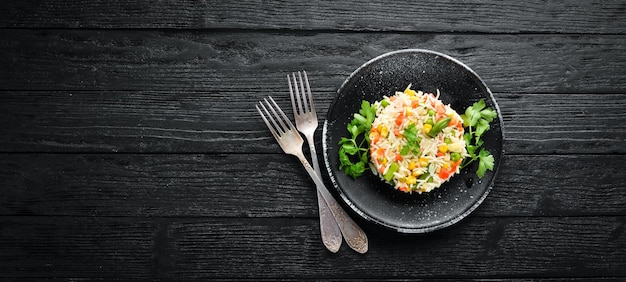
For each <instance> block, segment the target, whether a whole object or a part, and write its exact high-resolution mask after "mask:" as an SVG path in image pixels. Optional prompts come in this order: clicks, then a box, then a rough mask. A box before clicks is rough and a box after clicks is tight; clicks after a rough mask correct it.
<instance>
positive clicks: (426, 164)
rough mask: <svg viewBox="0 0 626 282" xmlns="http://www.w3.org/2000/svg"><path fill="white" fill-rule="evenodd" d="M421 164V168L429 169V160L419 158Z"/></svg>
mask: <svg viewBox="0 0 626 282" xmlns="http://www.w3.org/2000/svg"><path fill="white" fill-rule="evenodd" d="M419 163H420V166H421V167H427V166H428V159H427V158H419Z"/></svg>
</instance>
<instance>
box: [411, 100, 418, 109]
mask: <svg viewBox="0 0 626 282" xmlns="http://www.w3.org/2000/svg"><path fill="white" fill-rule="evenodd" d="M419 105H420V101H419V100H413V101H412V102H411V108H413V109H415V108H417V106H419Z"/></svg>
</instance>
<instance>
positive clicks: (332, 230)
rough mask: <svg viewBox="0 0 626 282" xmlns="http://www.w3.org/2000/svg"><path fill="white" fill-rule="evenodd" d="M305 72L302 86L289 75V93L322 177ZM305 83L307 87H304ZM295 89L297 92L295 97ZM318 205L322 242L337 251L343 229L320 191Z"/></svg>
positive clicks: (297, 122) (313, 108)
mask: <svg viewBox="0 0 626 282" xmlns="http://www.w3.org/2000/svg"><path fill="white" fill-rule="evenodd" d="M303 73H304V83H303V80H302V73H301V72H298V78H299V82H300V83H299V84H300V87H298V80H297V79H296V74H295V73H292V74H291V75H292V76H293V87H292V81H291V79H290V78H289V75H287V83H288V85H289V94H290V96H291V106H292V108H293V115H294V120H295V121H296V128H298V130H299V131H300V132H302V134H303V135H304V136H305V137H306V140H307V143H308V144H309V151H310V152H311V162H312V163H313V170H315V172H316V173H317V176H319V177H320V178H321V174H320V166H319V162H318V161H317V153H316V151H315V142H314V140H315V139H314V135H315V130H316V129H317V126H318V122H317V112H316V111H315V105H314V104H313V96H312V94H311V86H310V85H309V79H308V77H307V75H306V71H303ZM305 84H306V89H305V88H304V86H305ZM298 88H300V89H298ZM294 89H295V93H296V95H295V97H294ZM306 94H308V97H306V96H307V95H306ZM296 101H297V102H296ZM296 104H297V107H296ZM317 206H318V207H319V217H320V232H321V235H322V242H323V243H324V245H325V246H326V248H327V249H328V250H330V251H331V252H333V253H336V252H337V251H338V250H339V247H340V246H341V241H342V240H341V230H340V229H339V226H338V225H337V222H335V219H334V218H333V217H332V214H331V213H330V212H329V209H328V205H326V202H325V201H324V198H322V194H321V193H320V192H319V191H318V192H317Z"/></svg>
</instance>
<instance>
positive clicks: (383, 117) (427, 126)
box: [368, 85, 468, 193]
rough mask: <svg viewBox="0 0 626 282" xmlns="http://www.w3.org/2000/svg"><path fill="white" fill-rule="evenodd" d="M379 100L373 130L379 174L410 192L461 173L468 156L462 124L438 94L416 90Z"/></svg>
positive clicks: (373, 164) (374, 165)
mask: <svg viewBox="0 0 626 282" xmlns="http://www.w3.org/2000/svg"><path fill="white" fill-rule="evenodd" d="M410 87H411V85H409V86H408V87H407V88H406V89H405V90H404V91H398V92H396V93H395V95H393V96H390V97H388V96H385V97H384V99H383V100H381V101H377V102H376V103H374V105H375V106H376V118H375V119H374V122H373V123H372V128H371V130H370V132H369V136H368V139H369V142H370V147H369V148H370V167H371V169H372V171H373V172H374V174H376V175H378V176H379V177H380V178H381V179H382V180H383V181H385V182H387V183H389V184H391V185H392V186H393V187H394V188H395V189H397V190H400V191H402V192H406V193H412V192H417V193H422V192H429V191H432V190H433V189H436V188H438V187H440V186H441V184H443V183H444V182H446V181H447V180H449V179H450V178H451V177H452V176H453V175H455V174H457V173H459V171H460V164H461V162H462V161H463V158H464V157H467V156H468V154H467V150H466V148H465V140H464V139H463V133H464V130H463V122H462V119H461V117H460V116H459V114H458V113H457V112H456V111H454V110H453V109H452V108H451V107H450V106H449V105H444V103H443V102H442V101H441V100H439V91H437V95H434V94H432V93H424V92H422V91H415V90H412V89H411V88H410Z"/></svg>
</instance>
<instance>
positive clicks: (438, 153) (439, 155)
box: [437, 151, 446, 157]
mask: <svg viewBox="0 0 626 282" xmlns="http://www.w3.org/2000/svg"><path fill="white" fill-rule="evenodd" d="M445 154H446V153H444V152H442V151H437V157H443V156H444V155H445Z"/></svg>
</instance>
